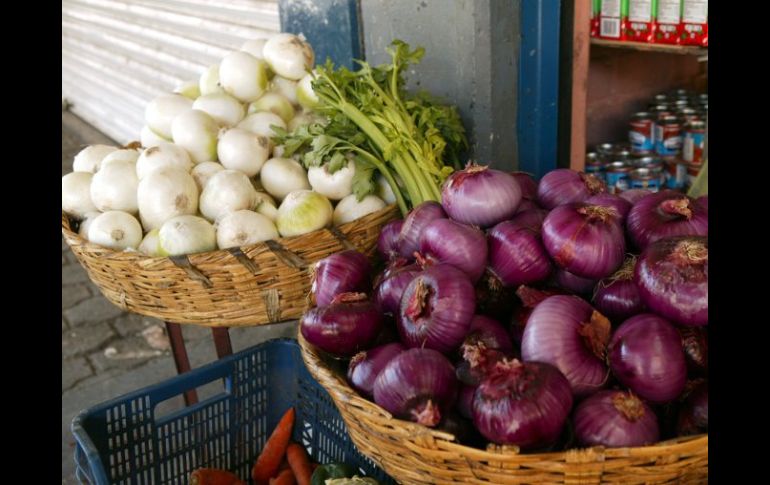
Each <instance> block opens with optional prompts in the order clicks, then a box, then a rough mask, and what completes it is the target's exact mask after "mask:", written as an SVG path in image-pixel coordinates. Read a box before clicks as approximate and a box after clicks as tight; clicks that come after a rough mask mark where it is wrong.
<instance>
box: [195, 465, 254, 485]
mask: <svg viewBox="0 0 770 485" xmlns="http://www.w3.org/2000/svg"><path fill="white" fill-rule="evenodd" d="M241 484H243V482H242V481H241V480H240V479H239V478H238V477H237V476H236V475H235V474H234V473H230V472H228V471H226V470H217V469H215V468H198V469H197V470H195V471H194V472H192V474H191V475H190V485H241Z"/></svg>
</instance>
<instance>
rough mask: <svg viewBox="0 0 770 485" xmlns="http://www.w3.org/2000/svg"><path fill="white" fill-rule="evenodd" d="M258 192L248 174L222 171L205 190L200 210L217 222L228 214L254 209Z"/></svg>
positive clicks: (210, 181) (213, 177)
mask: <svg viewBox="0 0 770 485" xmlns="http://www.w3.org/2000/svg"><path fill="white" fill-rule="evenodd" d="M256 204H257V191H256V190H254V186H252V185H251V181H250V180H249V178H248V177H247V176H246V174H244V173H242V172H239V171H237V170H221V171H219V172H217V173H215V174H214V175H213V176H212V177H211V179H209V181H208V183H207V184H206V186H205V187H204V188H203V192H202V193H201V199H200V210H201V214H203V217H205V218H206V219H208V220H209V221H212V222H214V221H217V220H219V219H220V218H221V217H222V216H224V215H225V214H227V213H228V212H234V211H237V210H242V209H253V208H254V206H255V205H256Z"/></svg>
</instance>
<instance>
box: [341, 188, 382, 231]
mask: <svg viewBox="0 0 770 485" xmlns="http://www.w3.org/2000/svg"><path fill="white" fill-rule="evenodd" d="M385 205H386V204H385V201H383V200H382V199H380V198H379V197H377V196H376V195H367V196H366V197H364V198H363V199H362V200H361V201H360V202H359V201H358V199H357V198H356V194H350V195H348V196H347V197H345V198H344V199H342V200H341V201H339V203H338V204H337V207H335V208H334V225H335V226H339V225H341V224H346V223H348V222H353V221H355V220H356V219H360V218H361V217H364V216H365V215H367V214H371V213H373V212H377V211H378V210H381V209H384V208H385Z"/></svg>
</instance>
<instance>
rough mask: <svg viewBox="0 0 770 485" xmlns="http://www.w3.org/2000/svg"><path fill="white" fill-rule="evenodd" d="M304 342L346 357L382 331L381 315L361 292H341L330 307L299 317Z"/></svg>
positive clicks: (364, 346)
mask: <svg viewBox="0 0 770 485" xmlns="http://www.w3.org/2000/svg"><path fill="white" fill-rule="evenodd" d="M300 330H301V331H302V336H303V337H305V340H307V341H308V342H310V343H311V344H313V345H315V346H316V347H318V348H319V349H321V350H323V351H325V352H328V353H329V354H332V355H334V356H339V357H350V356H352V355H353V354H355V353H356V352H360V351H361V350H363V349H365V348H367V347H369V346H370V345H371V344H372V342H374V340H375V339H376V338H377V337H378V336H379V334H380V331H381V330H382V316H381V315H380V312H379V311H378V310H377V308H375V306H374V305H373V304H372V303H371V302H370V301H368V300H367V299H366V295H365V294H363V293H342V294H340V295H337V296H336V297H335V298H334V300H333V301H332V302H331V304H330V305H328V306H325V307H316V308H313V309H311V310H310V311H308V312H307V313H305V314H304V315H302V318H301V319H300Z"/></svg>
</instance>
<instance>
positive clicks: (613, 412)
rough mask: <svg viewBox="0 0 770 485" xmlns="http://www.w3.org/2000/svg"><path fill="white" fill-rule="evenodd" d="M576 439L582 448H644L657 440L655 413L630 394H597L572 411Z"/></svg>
mask: <svg viewBox="0 0 770 485" xmlns="http://www.w3.org/2000/svg"><path fill="white" fill-rule="evenodd" d="M575 435H576V436H577V439H578V440H579V441H580V443H582V444H583V445H585V446H606V447H610V448H617V447H632V446H645V445H651V444H653V443H657V441H658V439H659V437H660V430H659V429H658V418H657V416H655V412H654V411H653V410H652V408H650V406H648V405H647V404H645V403H644V402H642V401H641V400H640V399H639V398H638V397H636V396H634V395H633V394H631V393H630V392H623V391H599V392H597V393H596V394H594V395H592V396H590V397H588V398H586V399H585V400H584V401H583V402H581V403H580V404H579V405H578V406H577V408H576V409H575Z"/></svg>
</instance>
